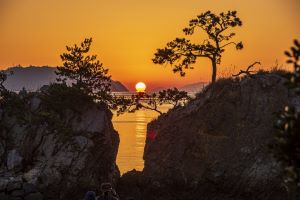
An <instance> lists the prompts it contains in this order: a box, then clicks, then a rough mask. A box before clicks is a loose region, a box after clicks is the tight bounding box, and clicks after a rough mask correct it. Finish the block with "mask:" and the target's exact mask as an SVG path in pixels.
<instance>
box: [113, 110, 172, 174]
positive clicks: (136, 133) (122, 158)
mask: <svg viewBox="0 0 300 200" xmlns="http://www.w3.org/2000/svg"><path fill="white" fill-rule="evenodd" d="M169 108H170V105H164V106H162V107H161V110H162V111H164V112H165V111H167V110H168V109H169ZM157 116H158V113H157V112H154V111H151V110H138V111H136V112H135V113H125V114H123V115H120V116H117V115H116V114H115V113H114V117H113V125H114V128H115V130H117V131H118V133H119V135H120V145H119V152H118V156H117V165H118V166H119V169H120V171H121V174H123V173H125V172H127V171H130V170H132V169H136V170H143V168H144V160H143V153H144V146H145V140H146V132H147V124H148V123H149V122H150V121H151V120H153V119H155V118H157Z"/></svg>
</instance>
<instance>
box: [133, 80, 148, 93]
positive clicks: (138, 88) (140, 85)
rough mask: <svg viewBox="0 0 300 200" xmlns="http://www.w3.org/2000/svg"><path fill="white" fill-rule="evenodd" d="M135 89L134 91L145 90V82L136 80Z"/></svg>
mask: <svg viewBox="0 0 300 200" xmlns="http://www.w3.org/2000/svg"><path fill="white" fill-rule="evenodd" d="M135 89H136V92H145V90H146V84H145V83H143V82H138V83H137V84H136V85H135Z"/></svg>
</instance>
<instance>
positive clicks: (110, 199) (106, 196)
mask: <svg viewBox="0 0 300 200" xmlns="http://www.w3.org/2000/svg"><path fill="white" fill-rule="evenodd" d="M101 191H102V195H101V196H99V197H98V198H97V200H119V198H118V195H117V193H116V191H115V190H114V189H113V188H112V186H111V184H110V183H102V184H101Z"/></svg>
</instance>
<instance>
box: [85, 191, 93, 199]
mask: <svg viewBox="0 0 300 200" xmlns="http://www.w3.org/2000/svg"><path fill="white" fill-rule="evenodd" d="M83 200H96V193H95V192H94V191H88V192H87V193H86V194H85V196H84V199H83Z"/></svg>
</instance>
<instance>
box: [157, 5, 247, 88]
mask: <svg viewBox="0 0 300 200" xmlns="http://www.w3.org/2000/svg"><path fill="white" fill-rule="evenodd" d="M238 26H242V21H241V20H240V18H238V17H237V12H236V11H228V12H227V13H223V12H222V13H220V14H219V15H216V14H214V13H212V12H211V11H207V12H205V13H202V14H200V15H198V16H197V18H195V19H192V20H190V23H189V26H188V27H187V28H185V29H183V32H184V33H185V34H186V35H193V34H194V32H195V30H196V29H197V28H199V29H201V30H203V31H204V32H205V33H206V34H207V36H208V38H207V39H205V40H203V42H202V43H201V44H194V43H192V42H191V41H190V40H188V39H186V38H176V39H175V40H173V41H171V42H169V43H168V44H167V45H166V47H165V48H163V49H157V52H156V53H155V56H154V58H153V62H154V63H155V64H161V65H162V64H170V65H172V66H173V72H174V73H177V72H178V73H180V75H181V76H185V73H186V72H185V70H186V69H193V66H192V65H193V64H195V63H196V60H197V59H198V58H201V57H202V58H203V57H204V58H208V59H209V60H211V64H212V71H213V72H212V82H213V83H214V82H215V80H216V75H217V64H220V63H221V57H222V53H223V52H224V51H225V47H226V46H228V45H234V46H235V47H236V49H237V50H240V49H242V48H243V44H242V42H239V43H235V42H232V41H231V42H230V40H231V39H232V38H233V37H234V36H235V33H234V32H230V33H226V31H228V30H230V29H232V28H235V27H238Z"/></svg>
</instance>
